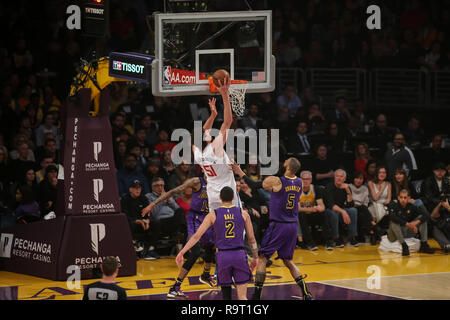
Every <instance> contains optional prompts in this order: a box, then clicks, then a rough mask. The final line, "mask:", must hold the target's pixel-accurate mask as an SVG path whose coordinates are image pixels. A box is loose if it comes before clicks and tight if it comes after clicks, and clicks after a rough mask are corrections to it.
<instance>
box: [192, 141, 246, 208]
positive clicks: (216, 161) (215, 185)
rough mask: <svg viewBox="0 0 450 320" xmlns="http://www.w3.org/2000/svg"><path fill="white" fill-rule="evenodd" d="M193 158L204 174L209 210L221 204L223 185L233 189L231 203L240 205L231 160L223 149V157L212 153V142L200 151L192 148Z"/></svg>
mask: <svg viewBox="0 0 450 320" xmlns="http://www.w3.org/2000/svg"><path fill="white" fill-rule="evenodd" d="M194 160H195V162H196V163H197V164H199V165H200V166H201V167H202V169H203V172H204V173H205V175H206V177H207V178H206V182H207V185H206V190H207V192H208V201H209V210H215V209H217V208H219V207H220V206H221V201H220V190H222V188H223V187H226V186H228V187H230V188H232V189H233V191H234V199H233V205H235V206H237V207H241V203H240V200H239V195H238V194H237V192H236V181H235V180H234V173H233V170H232V169H231V167H230V164H231V161H230V159H229V158H228V155H227V153H226V152H225V150H224V151H223V157H220V158H219V157H217V156H216V155H215V154H214V150H213V146H212V143H210V144H208V145H207V146H206V148H205V149H204V150H203V152H201V151H200V150H199V149H198V148H197V147H195V148H194Z"/></svg>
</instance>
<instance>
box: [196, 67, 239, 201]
mask: <svg viewBox="0 0 450 320" xmlns="http://www.w3.org/2000/svg"><path fill="white" fill-rule="evenodd" d="M217 82H218V83H219V85H218V86H216V87H217V90H218V91H219V92H220V94H221V96H222V100H223V104H224V116H223V118H224V119H223V123H222V125H221V127H220V132H219V134H218V136H217V137H216V138H214V140H212V138H211V135H210V132H209V131H210V128H211V127H212V123H211V126H210V127H209V128H206V129H205V127H206V123H205V126H204V127H203V129H204V131H205V140H206V142H207V145H206V147H205V148H204V149H203V151H202V150H200V149H199V148H198V147H196V146H195V145H192V150H193V153H194V160H195V162H196V163H197V164H199V165H200V166H201V167H202V169H203V171H204V172H205V175H206V177H207V180H208V184H207V192H208V201H209V209H210V210H215V209H217V208H219V207H220V205H221V201H220V197H219V194H220V190H221V189H222V188H223V187H224V186H229V187H230V188H232V189H233V191H234V198H233V205H235V206H238V207H241V204H240V201H239V196H238V194H237V192H236V181H235V180H234V174H233V170H232V169H231V168H230V166H229V165H230V164H231V163H232V162H231V161H230V159H229V158H228V155H227V154H226V152H225V150H224V148H223V146H224V145H225V143H226V140H227V131H228V129H230V126H231V123H232V121H233V116H232V112H231V105H230V98H229V95H228V89H229V87H230V77H229V75H226V76H225V77H224V79H223V82H222V81H221V80H220V79H219V80H217ZM211 104H215V99H213V100H210V107H211V111H212V110H213V109H215V106H212V105H211ZM211 140H212V141H211Z"/></svg>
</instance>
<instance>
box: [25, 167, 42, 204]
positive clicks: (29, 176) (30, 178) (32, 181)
mask: <svg viewBox="0 0 450 320" xmlns="http://www.w3.org/2000/svg"><path fill="white" fill-rule="evenodd" d="M21 184H23V185H27V186H28V187H29V188H30V189H31V191H33V195H34V199H36V200H39V186H38V183H37V182H36V173H35V172H34V170H33V169H29V170H27V172H25V176H24V178H23V180H22V181H21Z"/></svg>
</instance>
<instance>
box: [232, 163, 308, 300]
mask: <svg viewBox="0 0 450 320" xmlns="http://www.w3.org/2000/svg"><path fill="white" fill-rule="evenodd" d="M232 167H233V170H234V172H235V173H236V174H237V175H239V176H241V177H243V178H244V180H245V181H246V182H247V183H248V184H249V185H251V186H254V187H257V188H258V187H259V188H261V187H262V188H264V189H265V190H267V191H270V192H271V195H270V202H269V218H270V223H269V227H268V228H267V230H266V233H265V234H264V237H263V240H262V242H261V248H260V250H259V261H258V266H257V268H256V275H255V292H254V294H253V298H252V299H253V300H261V294H262V289H263V285H264V281H265V279H266V263H267V260H268V259H270V257H272V255H273V254H274V253H275V251H277V252H278V258H277V259H282V260H283V262H284V265H285V266H286V267H287V268H288V269H289V271H290V273H291V275H292V278H294V280H295V282H296V283H297V284H298V285H299V287H300V288H301V290H302V293H303V299H304V300H312V295H311V293H310V292H309V291H308V289H307V288H306V284H305V282H304V281H303V279H305V277H303V276H302V274H301V272H300V270H299V269H298V267H297V266H296V265H295V264H294V262H293V261H292V259H293V257H294V250H295V245H296V242H297V224H298V218H297V215H298V202H299V199H300V195H301V193H302V181H301V180H300V178H298V177H297V176H296V174H297V172H298V170H299V169H300V162H299V161H298V160H297V159H296V158H289V159H287V160H286V161H285V162H284V164H283V167H284V168H285V173H284V176H282V177H281V178H280V177H275V176H269V177H267V178H266V179H264V181H263V182H262V185H261V182H259V183H257V182H254V181H252V180H251V179H250V178H248V177H247V176H245V173H244V172H243V171H242V170H241V168H240V167H239V166H238V165H236V164H233V165H232Z"/></svg>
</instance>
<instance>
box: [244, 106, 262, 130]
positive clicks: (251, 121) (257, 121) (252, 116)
mask: <svg viewBox="0 0 450 320" xmlns="http://www.w3.org/2000/svg"><path fill="white" fill-rule="evenodd" d="M261 122H262V119H261V118H260V117H259V111H258V106H257V105H256V104H251V105H250V106H249V107H248V113H247V115H246V116H245V117H244V118H243V119H242V120H241V125H240V127H242V128H243V129H244V130H247V129H254V130H256V131H257V130H258V129H260V128H261V125H262V123H261Z"/></svg>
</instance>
